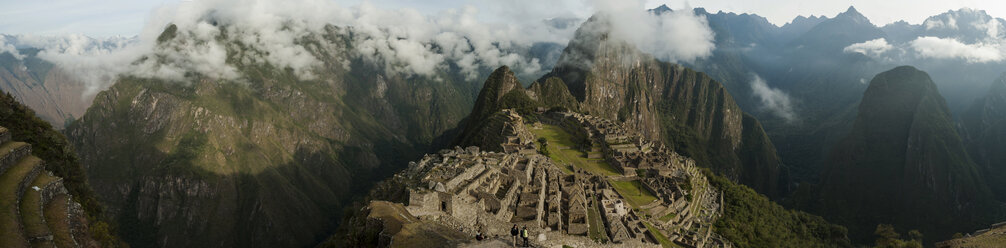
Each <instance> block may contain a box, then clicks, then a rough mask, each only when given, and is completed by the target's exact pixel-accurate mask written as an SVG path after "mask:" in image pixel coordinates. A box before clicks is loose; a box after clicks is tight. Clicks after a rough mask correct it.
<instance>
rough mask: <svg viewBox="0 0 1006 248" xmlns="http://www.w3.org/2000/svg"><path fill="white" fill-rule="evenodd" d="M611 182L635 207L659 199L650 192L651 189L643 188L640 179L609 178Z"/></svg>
mask: <svg viewBox="0 0 1006 248" xmlns="http://www.w3.org/2000/svg"><path fill="white" fill-rule="evenodd" d="M608 181H609V182H611V186H612V187H614V188H615V191H618V193H619V194H621V195H622V197H625V200H626V201H628V202H629V205H632V206H633V207H635V208H641V207H643V206H644V205H646V204H650V203H651V202H653V201H656V200H657V197H656V196H654V195H653V194H650V192H649V191H647V190H646V189H644V188H643V184H642V183H640V182H639V180H632V181H615V180H608Z"/></svg>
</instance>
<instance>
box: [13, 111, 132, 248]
mask: <svg viewBox="0 0 1006 248" xmlns="http://www.w3.org/2000/svg"><path fill="white" fill-rule="evenodd" d="M8 141H11V142H8ZM0 143H4V144H0V145H2V147H4V151H3V152H0V153H4V154H3V155H2V156H0V157H3V160H2V161H0V163H2V164H3V165H2V166H0V167H2V168H0V171H2V172H4V175H3V176H2V177H0V180H7V179H11V178H16V177H11V176H8V174H9V175H14V174H11V172H17V171H19V169H18V168H22V165H27V164H31V163H30V161H33V160H34V161H36V162H37V163H35V164H34V165H36V167H37V168H36V169H34V170H30V171H34V173H35V175H36V176H35V180H23V181H20V182H10V181H7V182H3V183H2V185H6V186H9V187H6V188H5V189H4V190H5V191H4V192H13V191H9V190H11V188H10V187H14V186H15V185H20V187H22V188H21V190H20V192H22V193H24V194H23V197H22V195H17V196H10V195H5V196H4V197H5V198H4V199H5V201H4V203H5V205H4V208H5V210H4V211H8V210H15V211H17V212H18V213H19V214H9V212H5V213H4V216H6V217H14V216H19V215H24V216H25V217H24V218H23V219H29V218H30V217H31V216H30V214H31V213H32V212H33V211H32V210H27V209H26V210H17V208H14V209H11V208H9V207H16V206H17V205H15V206H11V205H6V204H9V203H26V204H25V205H30V202H36V203H39V202H42V203H45V204H43V205H44V206H41V207H37V208H36V209H38V208H41V209H52V211H46V212H51V213H53V214H52V215H47V216H53V215H55V216H59V215H66V217H53V218H48V217H46V218H44V219H36V220H34V221H25V222H24V223H25V225H24V228H25V229H22V230H24V231H26V233H24V234H25V236H26V237H28V238H33V237H36V236H46V234H47V233H48V234H50V235H54V236H55V238H57V240H56V242H57V243H58V244H59V245H66V244H69V243H76V244H79V245H81V246H87V247H91V246H94V245H99V246H101V247H127V246H128V245H126V244H125V243H123V242H122V240H120V239H119V238H118V237H117V236H116V234H115V231H116V228H115V225H114V224H109V220H108V217H109V216H107V215H106V214H105V212H104V211H103V207H102V205H101V204H100V203H99V202H98V200H97V195H96V194H95V192H94V191H93V190H92V188H91V186H90V185H89V184H88V180H87V176H86V174H87V173H86V172H85V169H84V166H83V165H82V164H81V161H80V159H78V157H77V155H76V154H75V153H74V152H73V148H72V147H71V146H70V143H69V142H68V141H67V139H66V137H65V136H63V134H61V133H59V132H58V131H56V130H55V129H54V128H52V126H51V125H50V124H49V123H47V122H45V121H43V120H42V119H40V118H39V117H38V116H37V115H35V112H34V111H33V110H31V108H29V107H27V106H25V105H24V104H21V103H20V102H18V100H16V99H15V98H14V97H13V96H11V95H10V94H8V93H4V92H0ZM18 144H20V145H22V146H21V147H18ZM8 149H9V150H8ZM25 152H27V153H29V154H25ZM19 153H20V154H19ZM17 155H21V156H23V159H21V160H20V161H22V162H25V163H18V164H17V165H16V166H8V165H10V164H6V163H8V162H12V161H18V159H17V158H15V157H14V156H17ZM39 165H40V166H39ZM20 171H21V173H23V174H22V178H24V179H27V178H29V177H28V175H30V174H31V173H29V172H28V170H24V169H20ZM46 182H48V183H46ZM29 183H30V184H29ZM29 186H39V188H44V190H42V191H39V192H40V193H42V194H43V195H41V196H32V193H31V192H27V193H25V192H26V191H28V189H29ZM9 197H17V198H13V199H12V198H9ZM32 197H34V198H32ZM29 199H33V200H29ZM46 199H47V200H46ZM48 203H52V204H48ZM60 204H63V205H60ZM50 206H63V207H66V208H65V209H64V210H71V209H72V210H74V211H70V214H68V213H67V211H60V210H59V208H53V207H50ZM22 207H23V205H22ZM34 212H35V213H38V212H37V211H34ZM70 217H73V218H70ZM7 220H10V219H7V218H5V223H4V224H2V225H5V226H6V225H7V224H9V223H8V222H6V221H7ZM61 220H62V221H61ZM60 223H64V224H67V225H71V226H73V227H74V228H73V230H68V229H60V228H58V227H59V226H60ZM31 224H34V226H32V225H31ZM41 225H45V226H46V227H41ZM7 227H10V226H7ZM63 230H66V231H65V232H62V231H63ZM5 233H7V234H11V235H17V234H19V232H17V231H11V230H10V229H5ZM68 234H69V235H68ZM4 237H5V238H4V240H3V241H0V243H2V244H3V245H4V246H16V245H15V244H13V243H8V242H13V241H16V240H15V239H14V238H12V237H10V236H4ZM50 244H51V243H50ZM33 245H43V246H44V245H45V242H38V240H35V242H34V243H33Z"/></svg>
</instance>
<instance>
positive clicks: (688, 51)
mask: <svg viewBox="0 0 1006 248" xmlns="http://www.w3.org/2000/svg"><path fill="white" fill-rule="evenodd" d="M593 4H594V9H595V10H597V11H598V12H599V14H601V15H603V16H604V17H605V18H608V20H609V22H610V25H611V27H610V29H609V31H610V36H612V37H614V38H619V39H622V40H625V41H627V42H629V43H630V44H633V45H635V46H636V47H637V48H639V49H640V50H642V51H643V52H646V53H649V54H653V55H654V56H656V57H657V58H659V59H662V60H666V61H670V62H677V61H685V62H691V61H694V60H695V59H698V58H705V57H708V56H710V55H712V52H713V50H714V49H716V44H715V43H714V39H715V33H714V32H713V31H712V29H711V28H709V22H708V20H706V18H705V16H699V15H695V13H693V12H692V10H691V9H690V8H685V9H684V10H675V11H673V12H665V13H663V14H660V15H657V14H654V13H652V12H649V11H647V10H646V8H645V7H644V5H645V1H641V0H624V1H620V0H594V2H593Z"/></svg>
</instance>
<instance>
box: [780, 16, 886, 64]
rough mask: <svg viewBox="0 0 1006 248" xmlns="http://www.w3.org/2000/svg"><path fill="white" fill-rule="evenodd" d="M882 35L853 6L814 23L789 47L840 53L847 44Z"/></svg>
mask: <svg viewBox="0 0 1006 248" xmlns="http://www.w3.org/2000/svg"><path fill="white" fill-rule="evenodd" d="M881 37H884V32H883V31H881V30H880V28H877V27H876V26H874V25H873V23H870V20H869V19H867V18H866V16H863V14H861V13H859V11H857V10H856V8H854V7H851V6H850V7H849V9H848V10H846V11H845V12H842V13H840V14H838V15H837V16H835V18H831V19H828V20H825V21H822V22H821V23H819V24H817V25H814V27H813V28H811V29H810V30H808V31H807V32H806V33H804V34H803V35H801V36H799V37H798V38H796V40H794V41H793V42H792V43H790V44H789V47H791V48H795V49H801V50H806V51H816V52H819V53H824V54H840V53H842V49H843V48H845V47H846V46H848V45H849V44H853V43H859V42H864V41H868V40H872V39H876V38H881Z"/></svg>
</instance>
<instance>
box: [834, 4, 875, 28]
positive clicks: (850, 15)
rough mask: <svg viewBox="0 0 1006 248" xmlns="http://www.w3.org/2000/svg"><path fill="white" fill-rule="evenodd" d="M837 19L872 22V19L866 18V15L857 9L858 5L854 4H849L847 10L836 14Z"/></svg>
mask: <svg viewBox="0 0 1006 248" xmlns="http://www.w3.org/2000/svg"><path fill="white" fill-rule="evenodd" d="M835 19H848V20H852V21H855V22H857V23H865V24H870V19H869V18H866V16H864V15H863V14H862V13H859V11H858V10H856V7H853V6H849V9H847V10H845V12H842V13H841V14H838V15H837V16H835Z"/></svg>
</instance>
